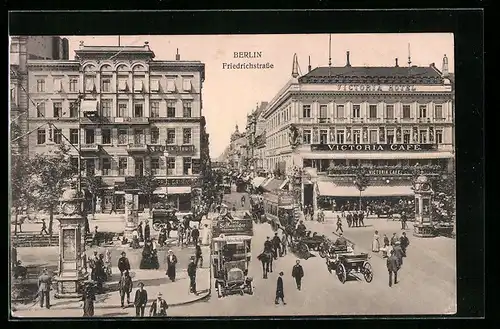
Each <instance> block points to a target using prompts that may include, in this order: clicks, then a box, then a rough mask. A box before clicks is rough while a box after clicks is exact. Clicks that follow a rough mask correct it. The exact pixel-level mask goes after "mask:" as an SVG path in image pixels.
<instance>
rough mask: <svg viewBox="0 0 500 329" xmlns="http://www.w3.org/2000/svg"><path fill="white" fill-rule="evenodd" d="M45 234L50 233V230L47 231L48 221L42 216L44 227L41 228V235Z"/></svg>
mask: <svg viewBox="0 0 500 329" xmlns="http://www.w3.org/2000/svg"><path fill="white" fill-rule="evenodd" d="M43 234H47V235H48V234H49V232H47V223H45V218H42V229H41V230H40V235H43Z"/></svg>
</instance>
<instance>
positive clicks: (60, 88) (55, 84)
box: [54, 79, 62, 93]
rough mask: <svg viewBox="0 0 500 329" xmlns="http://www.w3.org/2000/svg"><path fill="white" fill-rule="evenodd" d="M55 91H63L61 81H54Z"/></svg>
mask: <svg viewBox="0 0 500 329" xmlns="http://www.w3.org/2000/svg"><path fill="white" fill-rule="evenodd" d="M54 91H55V92H57V93H59V92H61V91H62V85H61V79H54Z"/></svg>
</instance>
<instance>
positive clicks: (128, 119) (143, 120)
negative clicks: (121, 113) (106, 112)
mask: <svg viewBox="0 0 500 329" xmlns="http://www.w3.org/2000/svg"><path fill="white" fill-rule="evenodd" d="M114 123H115V124H126V125H130V124H132V125H134V124H136V125H145V124H149V118H145V117H138V118H132V117H120V118H114Z"/></svg>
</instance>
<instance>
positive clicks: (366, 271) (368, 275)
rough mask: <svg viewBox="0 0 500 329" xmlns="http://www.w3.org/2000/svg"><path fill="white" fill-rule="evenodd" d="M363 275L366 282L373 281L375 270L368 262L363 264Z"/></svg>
mask: <svg viewBox="0 0 500 329" xmlns="http://www.w3.org/2000/svg"><path fill="white" fill-rule="evenodd" d="M363 275H364V277H365V280H366V282H368V283H370V282H372V280H373V270H372V265H371V264H370V263H368V262H365V263H364V264H363Z"/></svg>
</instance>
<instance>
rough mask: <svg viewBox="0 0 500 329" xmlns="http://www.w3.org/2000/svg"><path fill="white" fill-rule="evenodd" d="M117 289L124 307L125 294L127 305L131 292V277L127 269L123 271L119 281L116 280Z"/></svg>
mask: <svg viewBox="0 0 500 329" xmlns="http://www.w3.org/2000/svg"><path fill="white" fill-rule="evenodd" d="M118 290H119V291H120V301H121V305H122V307H125V305H124V301H125V296H127V306H128V305H129V304H130V293H131V292H132V278H131V277H130V275H129V273H128V270H125V271H123V274H122V276H121V277H120V281H119V282H118Z"/></svg>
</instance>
